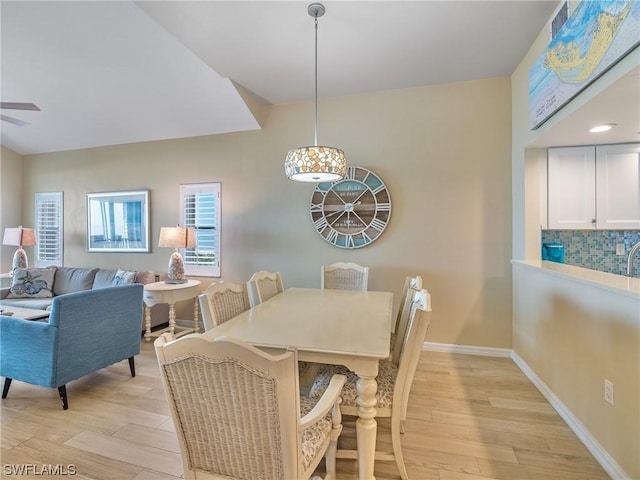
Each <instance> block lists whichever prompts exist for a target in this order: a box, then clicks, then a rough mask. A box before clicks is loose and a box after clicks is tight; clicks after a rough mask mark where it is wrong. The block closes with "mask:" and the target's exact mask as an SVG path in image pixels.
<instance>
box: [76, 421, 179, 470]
mask: <svg viewBox="0 0 640 480" xmlns="http://www.w3.org/2000/svg"><path fill="white" fill-rule="evenodd" d="M64 444H65V445H67V446H70V447H75V448H77V449H79V450H84V451H87V452H92V453H95V454H98V455H102V456H105V457H108V458H115V459H117V460H120V461H121V462H126V463H130V464H132V465H139V466H141V467H144V468H145V469H146V470H154V471H158V472H160V473H167V474H169V475H174V476H178V475H181V474H182V473H183V472H182V459H181V457H180V454H179V453H173V452H168V451H166V450H161V449H158V448H153V447H148V446H146V445H142V444H139V443H136V442H134V441H131V440H126V439H122V438H116V437H114V436H111V435H102V434H99V433H95V432H89V431H85V432H82V433H80V434H78V435H76V436H75V437H73V438H71V439H69V440H67V441H66V442H65V443H64Z"/></svg>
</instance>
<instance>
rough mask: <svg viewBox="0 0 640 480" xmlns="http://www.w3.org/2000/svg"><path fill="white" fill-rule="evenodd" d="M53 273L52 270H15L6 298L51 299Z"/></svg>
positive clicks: (53, 270)
mask: <svg viewBox="0 0 640 480" xmlns="http://www.w3.org/2000/svg"><path fill="white" fill-rule="evenodd" d="M55 273H56V270H55V269H53V268H16V269H15V270H14V271H13V279H12V281H11V289H10V291H9V294H8V295H7V298H51V297H52V296H53V278H54V275H55Z"/></svg>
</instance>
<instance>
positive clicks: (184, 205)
mask: <svg viewBox="0 0 640 480" xmlns="http://www.w3.org/2000/svg"><path fill="white" fill-rule="evenodd" d="M180 211H181V218H180V225H182V226H183V227H191V228H193V229H195V231H196V246H195V248H185V249H184V250H183V252H182V257H183V258H184V269H185V273H186V274H187V275H195V276H201V277H219V276H220V183H194V184H185V185H180Z"/></svg>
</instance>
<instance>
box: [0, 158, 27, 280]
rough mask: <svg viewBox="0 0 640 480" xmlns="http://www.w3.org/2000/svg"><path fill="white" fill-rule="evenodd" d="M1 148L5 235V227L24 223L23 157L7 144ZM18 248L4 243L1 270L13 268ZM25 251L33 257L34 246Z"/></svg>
mask: <svg viewBox="0 0 640 480" xmlns="http://www.w3.org/2000/svg"><path fill="white" fill-rule="evenodd" d="M0 148H1V150H0V235H4V229H5V227H17V226H19V225H22V224H23V211H24V209H23V207H22V157H21V156H20V155H18V154H17V153H16V152H14V151H13V150H10V149H8V148H6V147H5V146H0ZM24 226H25V227H30V226H32V225H28V224H27V223H24ZM1 238H2V237H1V236H0V239H1ZM0 243H1V242H0ZM16 248H17V247H11V246H5V245H2V247H1V250H0V271H1V272H8V271H9V270H11V261H12V259H13V254H14V253H15V251H16ZM25 251H26V252H27V257H28V258H31V255H32V252H33V247H25Z"/></svg>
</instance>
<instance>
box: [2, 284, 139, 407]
mask: <svg viewBox="0 0 640 480" xmlns="http://www.w3.org/2000/svg"><path fill="white" fill-rule="evenodd" d="M142 290H143V286H142V285H140V284H131V285H122V286H117V287H109V288H102V289H98V290H84V291H80V292H76V293H68V294H65V295H60V296H57V297H55V298H54V299H53V303H52V305H51V313H50V315H49V321H48V322H39V321H31V320H22V319H19V318H14V317H8V316H0V376H2V377H4V378H5V381H4V388H3V391H2V398H6V397H7V393H8V392H9V387H10V386H11V380H12V379H15V380H20V381H23V382H27V383H31V384H34V385H41V386H43V387H49V388H57V389H58V392H59V394H60V398H61V400H62V408H63V409H65V410H66V409H67V408H68V402H67V391H66V384H67V383H68V382H70V381H71V380H76V379H78V378H80V377H82V376H84V375H87V374H89V373H92V372H95V371H96V370H99V369H101V368H104V367H107V366H109V365H111V364H113V363H116V362H119V361H121V360H124V359H125V358H126V359H128V360H129V367H130V370H131V376H132V377H135V363H134V358H133V357H134V356H135V355H137V354H138V353H140V338H141V337H140V322H141V319H142V305H143V304H142Z"/></svg>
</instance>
